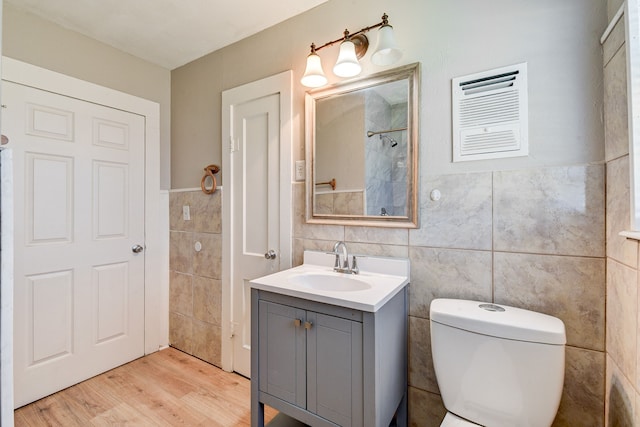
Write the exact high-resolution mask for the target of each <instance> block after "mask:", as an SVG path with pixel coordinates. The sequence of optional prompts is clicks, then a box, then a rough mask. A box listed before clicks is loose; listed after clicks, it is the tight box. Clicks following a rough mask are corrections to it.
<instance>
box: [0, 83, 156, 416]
mask: <svg viewBox="0 0 640 427" xmlns="http://www.w3.org/2000/svg"><path fill="white" fill-rule="evenodd" d="M2 104H3V105H6V108H5V109H4V110H3V131H4V132H5V133H6V134H8V135H10V147H11V148H12V149H13V156H14V171H15V172H14V177H13V179H14V188H15V195H14V196H15V197H14V206H15V210H14V218H15V230H14V239H15V240H14V241H15V244H14V257H15V258H14V260H15V270H14V277H15V283H14V288H15V289H14V313H15V314H14V381H15V382H14V393H15V405H16V407H19V406H22V405H24V404H26V403H29V402H31V401H34V400H37V399H39V398H41V397H43V396H46V395H48V394H51V393H53V392H56V391H58V390H60V389H63V388H65V387H68V386H70V385H72V384H75V383H78V382H80V381H83V380H84V379H87V378H90V377H92V376H94V375H96V374H98V373H101V372H104V371H106V370H108V369H111V368H113V367H115V366H118V365H121V364H123V363H126V362H128V361H130V360H133V359H135V358H137V357H140V356H142V355H143V354H144V251H143V249H144V196H145V195H144V149H145V147H144V141H145V135H144V133H145V132H144V129H145V127H144V126H145V123H144V120H145V119H144V117H142V116H139V115H136V114H132V113H128V112H125V111H121V110H117V109H113V108H109V107H105V106H102V105H97V104H93V103H90V102H86V101H82V100H79V99H75V98H70V97H66V96H63V95H60V94H55V93H51V92H47V91H43V90H39V89H34V88H31V87H27V86H23V85H19V84H15V83H11V82H4V81H3V83H2Z"/></svg>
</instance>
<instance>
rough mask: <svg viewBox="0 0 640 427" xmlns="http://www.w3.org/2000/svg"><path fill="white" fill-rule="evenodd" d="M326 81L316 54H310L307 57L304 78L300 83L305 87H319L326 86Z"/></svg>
mask: <svg viewBox="0 0 640 427" xmlns="http://www.w3.org/2000/svg"><path fill="white" fill-rule="evenodd" d="M327 81H328V80H327V77H326V76H325V75H324V71H322V62H321V61H320V57H319V56H318V54H316V53H312V54H311V55H309V56H307V68H306V69H305V70H304V76H302V79H300V83H302V84H303V85H304V86H306V87H320V86H324V85H326V84H327Z"/></svg>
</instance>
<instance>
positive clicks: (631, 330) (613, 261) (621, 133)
mask: <svg viewBox="0 0 640 427" xmlns="http://www.w3.org/2000/svg"><path fill="white" fill-rule="evenodd" d="M608 3H609V7H608V8H607V9H608V15H609V18H610V19H611V18H612V17H613V14H614V13H615V12H616V10H617V9H618V7H619V6H620V4H621V1H618V0H613V1H611V0H610V1H609V2H608ZM623 21H624V20H621V21H620V22H619V23H618V24H617V25H616V27H615V28H614V30H613V32H612V33H611V35H610V36H609V38H608V39H607V40H606V42H605V44H604V45H603V53H604V55H603V56H604V57H603V60H604V64H603V65H604V107H605V108H604V119H605V126H604V129H605V157H606V164H607V177H606V182H607V201H606V203H607V204H606V210H607V216H606V229H607V233H606V236H607V313H606V315H607V328H606V336H607V342H606V348H607V354H606V367H607V368H606V396H605V405H606V413H605V424H604V425H606V426H639V425H640V369H639V364H640V352H639V351H638V336H639V326H640V320H639V319H640V308H639V304H640V303H639V300H638V298H639V297H640V294H639V292H638V279H639V275H638V271H639V268H640V265H639V261H638V241H636V240H627V239H626V238H624V237H622V236H620V235H619V234H618V233H619V232H620V231H622V230H626V229H628V227H629V212H630V203H629V139H628V136H627V135H628V130H627V129H628V126H627V119H628V116H627V84H626V79H627V74H626V48H625V47H626V43H625V34H624V23H623Z"/></svg>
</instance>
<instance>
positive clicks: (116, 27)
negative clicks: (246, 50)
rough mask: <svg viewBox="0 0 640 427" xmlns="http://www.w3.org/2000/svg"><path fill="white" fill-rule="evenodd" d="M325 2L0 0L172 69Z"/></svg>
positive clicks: (289, 0)
mask: <svg viewBox="0 0 640 427" xmlns="http://www.w3.org/2000/svg"><path fill="white" fill-rule="evenodd" d="M326 1H327V0H277V1H265V0H46V1H45V0H4V3H5V4H10V5H12V6H14V7H16V8H18V9H21V10H25V11H28V12H31V13H33V14H35V15H38V16H40V17H42V18H44V19H46V20H49V21H53V22H55V23H57V24H59V25H61V26H63V27H65V28H68V29H70V30H73V31H77V32H79V33H81V34H84V35H86V36H88V37H91V38H93V39H96V40H99V41H101V42H103V43H105V44H108V45H110V46H113V47H115V48H117V49H119V50H122V51H125V52H127V53H130V54H132V55H134V56H137V57H139V58H142V59H145V60H147V61H149V62H152V63H154V64H156V65H159V66H161V67H164V68H167V69H169V70H173V69H174V68H176V67H179V66H181V65H184V64H186V63H188V62H191V61H193V60H194V59H197V58H200V57H201V56H204V55H206V54H208V53H210V52H213V51H215V50H218V49H220V48H222V47H224V46H227V45H230V44H232V43H234V42H236V41H238V40H242V39H243V38H245V37H248V36H250V35H253V34H255V33H258V32H260V31H262V30H264V29H266V28H268V27H271V26H273V25H275V24H278V23H280V22H282V21H285V20H286V19H288V18H291V17H292V16H295V15H298V14H300V13H302V12H304V11H306V10H309V9H311V8H313V7H315V6H317V5H319V4H322V3H324V2H326Z"/></svg>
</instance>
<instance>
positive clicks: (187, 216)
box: [182, 205, 191, 221]
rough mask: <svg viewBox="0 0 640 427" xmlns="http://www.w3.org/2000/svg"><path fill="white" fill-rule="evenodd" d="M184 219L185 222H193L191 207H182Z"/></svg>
mask: <svg viewBox="0 0 640 427" xmlns="http://www.w3.org/2000/svg"><path fill="white" fill-rule="evenodd" d="M182 219H184V220H185V221H190V220H191V211H190V210H189V205H184V206H182Z"/></svg>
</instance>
